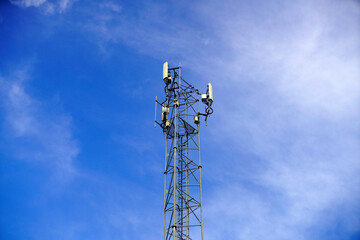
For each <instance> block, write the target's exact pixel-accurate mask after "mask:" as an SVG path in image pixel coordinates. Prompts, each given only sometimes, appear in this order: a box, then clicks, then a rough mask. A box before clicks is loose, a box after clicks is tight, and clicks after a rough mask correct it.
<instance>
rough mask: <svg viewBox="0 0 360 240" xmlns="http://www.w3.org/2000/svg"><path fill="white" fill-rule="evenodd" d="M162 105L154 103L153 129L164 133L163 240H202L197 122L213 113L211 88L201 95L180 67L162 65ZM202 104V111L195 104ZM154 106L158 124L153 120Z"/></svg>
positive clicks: (156, 101) (210, 86) (209, 86)
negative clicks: (158, 109)
mask: <svg viewBox="0 0 360 240" xmlns="http://www.w3.org/2000/svg"><path fill="white" fill-rule="evenodd" d="M163 80H164V83H165V87H164V91H165V95H166V98H165V100H164V101H163V102H159V101H158V100H157V97H156V100H155V127H156V125H159V126H160V127H161V128H162V130H163V132H164V134H165V171H164V227H163V228H164V232H163V240H170V239H172V240H179V239H181V240H189V239H201V240H203V239H204V233H203V212H202V185H201V159H200V121H201V119H202V118H204V120H205V122H207V118H208V117H209V116H210V115H211V114H212V113H213V109H212V108H211V105H212V103H213V91H212V85H211V83H209V84H208V85H207V92H206V93H204V94H201V93H200V92H199V90H198V89H196V88H194V87H193V86H192V85H190V84H189V83H188V82H187V81H185V80H184V79H183V78H182V77H181V67H180V64H179V67H175V68H169V66H168V62H165V63H164V65H163ZM200 101H201V102H202V103H204V104H205V109H204V111H203V112H200V110H199V102H200ZM157 105H160V107H161V122H158V121H156V115H157V112H156V108H157Z"/></svg>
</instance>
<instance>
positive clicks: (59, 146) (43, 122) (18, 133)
mask: <svg viewBox="0 0 360 240" xmlns="http://www.w3.org/2000/svg"><path fill="white" fill-rule="evenodd" d="M27 78H28V74H27V71H18V72H17V73H16V74H15V75H14V77H6V78H4V77H1V78H0V86H1V88H0V89H1V97H2V100H3V107H4V108H3V112H4V113H5V121H6V126H7V128H6V129H7V131H6V132H7V136H8V137H9V138H10V140H9V141H10V142H11V143H12V144H11V145H12V146H13V151H14V152H15V154H16V156H17V157H18V158H20V159H23V160H25V161H27V162H29V163H33V164H40V166H43V167H45V168H47V169H50V170H51V171H53V172H54V173H55V175H56V176H57V177H58V178H59V179H60V180H67V179H68V178H69V177H71V176H73V175H74V174H75V173H76V169H75V167H74V164H73V163H74V161H75V160H76V157H77V155H78V153H79V146H78V142H77V141H76V140H75V139H74V137H73V134H72V131H71V118H70V117H69V116H66V115H64V114H59V113H55V114H54V113H51V112H48V111H47V110H45V108H44V105H43V104H41V103H40V102H39V101H38V100H36V99H34V98H32V97H31V96H30V95H29V94H28V93H27V91H26V88H25V81H26V79H27Z"/></svg>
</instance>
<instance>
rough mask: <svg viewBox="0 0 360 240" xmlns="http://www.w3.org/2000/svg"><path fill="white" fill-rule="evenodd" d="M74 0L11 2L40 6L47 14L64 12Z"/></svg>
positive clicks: (16, 0) (19, 0)
mask: <svg viewBox="0 0 360 240" xmlns="http://www.w3.org/2000/svg"><path fill="white" fill-rule="evenodd" d="M72 2H73V1H72V0H55V1H49V0H10V3H12V4H14V5H17V6H19V7H23V8H28V7H36V8H39V9H40V10H41V11H43V13H45V14H49V15H50V14H54V13H56V12H57V13H64V12H65V11H66V10H67V9H69V8H70V6H71V5H72Z"/></svg>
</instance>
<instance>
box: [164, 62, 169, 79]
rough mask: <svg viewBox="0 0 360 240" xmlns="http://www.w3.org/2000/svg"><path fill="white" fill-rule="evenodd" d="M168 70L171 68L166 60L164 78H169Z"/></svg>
mask: <svg viewBox="0 0 360 240" xmlns="http://www.w3.org/2000/svg"><path fill="white" fill-rule="evenodd" d="M168 70H169V64H168V62H164V64H163V80H165V79H167V78H168Z"/></svg>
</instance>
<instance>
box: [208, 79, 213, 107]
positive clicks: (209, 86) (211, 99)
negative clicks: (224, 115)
mask: <svg viewBox="0 0 360 240" xmlns="http://www.w3.org/2000/svg"><path fill="white" fill-rule="evenodd" d="M208 99H209V101H211V102H212V101H213V89H212V85H211V83H209V84H208Z"/></svg>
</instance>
